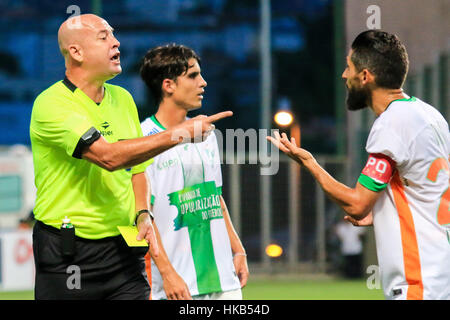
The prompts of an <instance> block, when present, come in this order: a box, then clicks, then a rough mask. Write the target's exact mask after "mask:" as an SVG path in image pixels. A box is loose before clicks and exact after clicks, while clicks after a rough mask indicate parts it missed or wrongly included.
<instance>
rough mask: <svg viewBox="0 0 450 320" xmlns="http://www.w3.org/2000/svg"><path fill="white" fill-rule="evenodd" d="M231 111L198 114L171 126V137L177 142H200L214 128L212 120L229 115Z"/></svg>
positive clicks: (231, 113)
mask: <svg viewBox="0 0 450 320" xmlns="http://www.w3.org/2000/svg"><path fill="white" fill-rule="evenodd" d="M232 115H233V112H231V111H223V112H219V113H216V114H213V115H212V116H209V117H208V116H205V115H199V116H196V117H194V118H191V119H189V120H186V121H184V122H183V123H182V124H180V125H178V126H176V127H174V128H173V131H172V139H173V140H174V141H179V142H184V143H186V142H202V141H204V140H205V139H206V137H208V135H209V134H210V133H211V132H212V131H214V129H215V128H216V127H215V126H214V122H216V121H219V120H221V119H223V118H227V117H231V116H232Z"/></svg>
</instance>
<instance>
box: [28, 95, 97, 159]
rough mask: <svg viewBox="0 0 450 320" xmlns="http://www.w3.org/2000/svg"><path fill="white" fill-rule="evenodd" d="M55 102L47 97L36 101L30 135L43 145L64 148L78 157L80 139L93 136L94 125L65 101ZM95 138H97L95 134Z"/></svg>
mask: <svg viewBox="0 0 450 320" xmlns="http://www.w3.org/2000/svg"><path fill="white" fill-rule="evenodd" d="M55 100H56V99H50V98H48V97H45V96H44V97H38V98H37V99H36V101H35V102H34V105H33V111H32V116H31V122H30V135H31V136H33V138H34V139H35V140H37V141H40V143H42V144H46V145H50V146H52V147H57V148H62V149H64V150H65V152H66V153H67V154H68V155H69V156H74V154H75V155H76V156H77V155H78V153H79V149H80V146H78V144H79V143H80V139H83V136H84V137H85V138H87V137H88V136H89V135H92V134H93V131H92V128H94V125H93V124H92V123H91V121H90V120H89V119H88V118H87V117H86V116H85V115H84V114H82V113H81V112H75V111H74V110H72V109H71V108H68V107H66V106H65V104H64V101H57V100H56V101H55ZM69 103H70V102H69ZM93 136H94V137H95V134H94V135H93ZM91 139H92V137H91ZM97 139H98V138H97ZM92 142H93V141H92ZM77 146H78V150H77ZM80 155H81V153H80Z"/></svg>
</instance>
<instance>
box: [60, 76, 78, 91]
mask: <svg viewBox="0 0 450 320" xmlns="http://www.w3.org/2000/svg"><path fill="white" fill-rule="evenodd" d="M63 83H64V84H65V86H66V87H67V88H68V89H69V90H70V91H72V92H75V89H76V88H77V86H76V85H74V84H73V83H72V82H71V81H70V80H69V79H68V78H67V76H65V77H64V80H63Z"/></svg>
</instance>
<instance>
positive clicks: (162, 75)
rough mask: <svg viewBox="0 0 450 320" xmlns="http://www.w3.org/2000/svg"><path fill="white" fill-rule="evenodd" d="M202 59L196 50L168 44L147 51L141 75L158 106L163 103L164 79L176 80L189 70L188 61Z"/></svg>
mask: <svg viewBox="0 0 450 320" xmlns="http://www.w3.org/2000/svg"><path fill="white" fill-rule="evenodd" d="M192 58H194V59H196V60H197V62H198V63H199V64H200V57H199V56H198V55H197V54H196V53H195V51H194V50H192V49H191V48H188V47H186V46H183V45H177V44H174V43H173V44H168V45H164V46H159V47H156V48H153V49H150V50H149V51H147V53H146V54H145V56H144V59H143V61H142V65H141V68H140V74H141V78H142V80H144V82H145V84H146V85H147V87H148V88H149V90H150V92H151V93H152V95H153V97H154V99H155V102H156V104H160V103H161V101H162V83H163V81H164V79H171V80H176V78H177V77H178V76H180V75H182V74H183V73H185V72H187V70H188V69H189V67H190V66H189V65H188V61H189V60H190V59H192Z"/></svg>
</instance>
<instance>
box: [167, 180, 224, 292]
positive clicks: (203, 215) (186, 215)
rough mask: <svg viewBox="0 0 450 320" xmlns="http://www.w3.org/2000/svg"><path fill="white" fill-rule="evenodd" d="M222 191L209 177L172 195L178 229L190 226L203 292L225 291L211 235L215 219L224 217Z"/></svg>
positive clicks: (200, 289)
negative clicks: (176, 212) (221, 201)
mask: <svg viewBox="0 0 450 320" xmlns="http://www.w3.org/2000/svg"><path fill="white" fill-rule="evenodd" d="M219 191H220V189H219V188H217V187H216V183H215V182H214V181H208V182H204V183H199V184H196V185H193V186H190V187H186V188H184V189H183V190H180V191H176V192H172V193H170V194H169V195H168V196H169V201H170V204H171V205H174V206H176V207H177V210H178V215H177V217H176V218H175V220H174V225H175V231H177V230H180V229H181V228H184V227H187V229H188V233H189V240H190V242H191V247H192V248H195V250H192V258H193V260H194V267H195V272H196V274H197V287H198V292H199V294H204V293H210V292H219V291H222V288H221V284H220V277H219V271H218V269H217V264H216V259H215V256H214V248H213V243H212V237H211V220H213V219H223V215H222V208H221V205H220V195H219Z"/></svg>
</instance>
